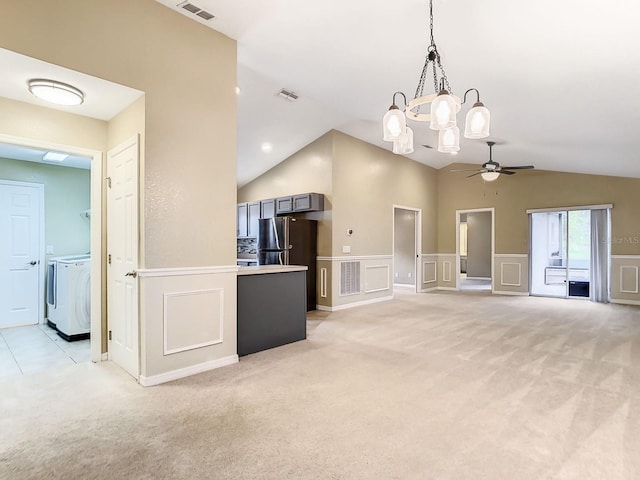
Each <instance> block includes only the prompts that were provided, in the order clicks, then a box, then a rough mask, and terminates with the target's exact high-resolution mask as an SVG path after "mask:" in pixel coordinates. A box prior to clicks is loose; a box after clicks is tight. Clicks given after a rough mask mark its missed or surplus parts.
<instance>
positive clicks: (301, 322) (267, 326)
mask: <svg viewBox="0 0 640 480" xmlns="http://www.w3.org/2000/svg"><path fill="white" fill-rule="evenodd" d="M305 277H306V272H304V271H299V272H282V273H265V274H256V275H238V355H239V356H243V355H249V354H251V353H256V352H260V351H262V350H267V349H269V348H274V347H279V346H280V345H285V344H287V343H292V342H297V341H299V340H304V339H306V338H307V302H306V285H305V280H306V278H305Z"/></svg>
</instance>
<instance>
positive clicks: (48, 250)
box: [47, 245, 53, 255]
mask: <svg viewBox="0 0 640 480" xmlns="http://www.w3.org/2000/svg"><path fill="white" fill-rule="evenodd" d="M47 255H53V245H47Z"/></svg>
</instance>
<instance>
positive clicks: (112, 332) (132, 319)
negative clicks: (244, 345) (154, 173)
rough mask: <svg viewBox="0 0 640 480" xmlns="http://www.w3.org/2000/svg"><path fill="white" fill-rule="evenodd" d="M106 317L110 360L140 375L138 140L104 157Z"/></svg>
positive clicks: (129, 142) (133, 139) (115, 149)
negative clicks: (105, 192)
mask: <svg viewBox="0 0 640 480" xmlns="http://www.w3.org/2000/svg"><path fill="white" fill-rule="evenodd" d="M107 177H108V178H107V254H108V257H107V258H108V260H107V317H108V328H109V337H108V338H109V358H110V359H111V360H112V361H113V362H115V363H116V364H118V365H120V366H121V367H122V368H124V369H125V370H126V371H127V372H129V373H130V374H131V375H133V376H134V377H135V378H136V379H137V378H138V374H139V362H140V361H139V345H138V333H139V321H138V283H137V280H136V273H135V272H136V269H137V268H138V138H137V136H136V137H135V138H132V139H131V140H129V141H127V142H125V143H123V144H122V145H120V146H118V147H116V148H114V149H113V150H111V151H109V152H108V154H107Z"/></svg>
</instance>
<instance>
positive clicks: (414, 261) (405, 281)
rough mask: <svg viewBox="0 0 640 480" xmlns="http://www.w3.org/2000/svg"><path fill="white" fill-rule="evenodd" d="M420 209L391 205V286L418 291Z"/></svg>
mask: <svg viewBox="0 0 640 480" xmlns="http://www.w3.org/2000/svg"><path fill="white" fill-rule="evenodd" d="M421 225H422V210H420V209H417V208H411V207H404V206H399V205H394V206H393V286H394V288H403V289H407V290H410V291H413V292H416V293H417V292H419V291H420V285H421V278H420V268H419V260H420V256H421V245H422V235H421V232H422V227H421Z"/></svg>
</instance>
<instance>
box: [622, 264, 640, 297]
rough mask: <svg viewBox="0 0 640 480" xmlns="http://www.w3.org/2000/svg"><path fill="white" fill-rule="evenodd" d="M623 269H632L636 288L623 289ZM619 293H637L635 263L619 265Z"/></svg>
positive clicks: (636, 269) (636, 268)
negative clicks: (634, 273)
mask: <svg viewBox="0 0 640 480" xmlns="http://www.w3.org/2000/svg"><path fill="white" fill-rule="evenodd" d="M624 269H633V270H635V272H636V275H635V277H636V288H635V290H623V289H622V271H623V270H624ZM620 293H638V267H637V266H636V265H621V266H620Z"/></svg>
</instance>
